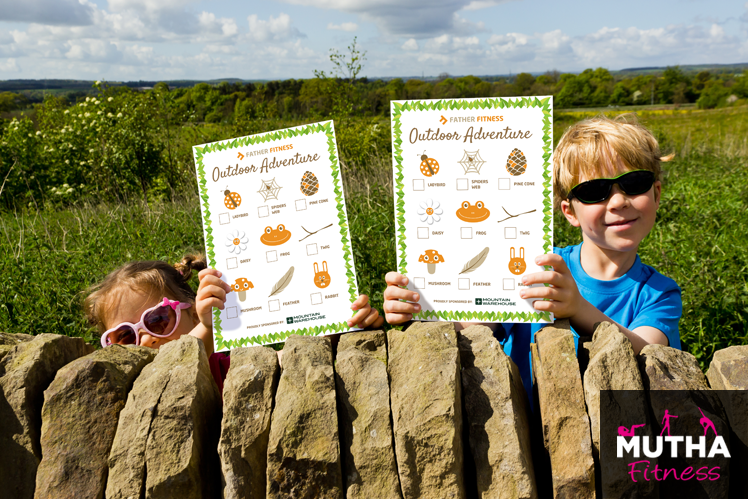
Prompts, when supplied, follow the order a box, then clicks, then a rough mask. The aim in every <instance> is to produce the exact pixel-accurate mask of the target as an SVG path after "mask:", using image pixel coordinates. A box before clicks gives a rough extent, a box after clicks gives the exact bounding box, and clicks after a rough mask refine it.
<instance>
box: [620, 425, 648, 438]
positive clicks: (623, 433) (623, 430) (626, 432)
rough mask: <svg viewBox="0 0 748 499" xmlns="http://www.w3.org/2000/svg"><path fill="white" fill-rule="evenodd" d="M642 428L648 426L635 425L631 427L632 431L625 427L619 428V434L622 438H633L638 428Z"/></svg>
mask: <svg viewBox="0 0 748 499" xmlns="http://www.w3.org/2000/svg"><path fill="white" fill-rule="evenodd" d="M642 426H647V425H646V424H635V425H633V426H631V429H630V430H629V429H628V428H626V427H625V426H619V427H618V434H619V435H620V436H622V437H633V436H634V431H636V429H637V428H641V427H642Z"/></svg>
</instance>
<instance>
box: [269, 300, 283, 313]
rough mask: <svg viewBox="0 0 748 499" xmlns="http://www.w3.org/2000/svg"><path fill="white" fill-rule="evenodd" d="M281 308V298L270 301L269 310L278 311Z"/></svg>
mask: <svg viewBox="0 0 748 499" xmlns="http://www.w3.org/2000/svg"><path fill="white" fill-rule="evenodd" d="M280 309H281V302H280V300H270V301H269V302H268V310H270V311H271V312H277V311H278V310H280Z"/></svg>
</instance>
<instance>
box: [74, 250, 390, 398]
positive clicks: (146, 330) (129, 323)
mask: <svg viewBox="0 0 748 499" xmlns="http://www.w3.org/2000/svg"><path fill="white" fill-rule="evenodd" d="M193 271H198V272H199V274H198V279H199V280H200V285H199V287H198V290H197V294H196V293H195V292H194V291H193V290H192V288H191V287H190V285H189V284H188V281H189V279H190V277H191V276H192V272H193ZM220 277H221V272H219V271H218V270H216V269H209V268H206V264H205V259H204V257H202V256H197V255H188V256H186V257H184V258H183V259H182V261H181V262H179V263H177V264H175V265H173V266H172V265H169V264H168V263H166V262H162V261H136V262H130V263H127V264H125V265H123V266H122V267H120V268H118V269H117V270H115V271H113V272H111V273H110V274H109V275H107V276H106V278H104V280H103V281H102V282H101V283H99V284H97V285H95V286H93V287H92V288H90V289H89V295H88V297H87V298H86V299H85V302H84V309H85V310H86V315H87V316H88V319H89V321H90V322H91V323H92V324H93V325H95V326H97V327H98V328H99V331H100V332H101V333H102V335H101V345H102V346H103V347H106V346H109V345H113V344H121V345H141V346H147V347H151V348H159V347H160V346H161V345H163V344H164V343H167V342H169V341H173V340H176V339H178V338H179V337H180V336H182V335H185V334H189V335H192V336H195V337H196V338H200V339H201V340H202V342H203V345H204V346H205V351H206V353H207V354H208V356H209V358H210V365H211V371H212V372H213V376H214V378H215V379H216V383H217V384H218V387H219V388H223V380H224V379H225V378H226V372H227V370H228V364H229V363H228V360H229V359H228V356H226V355H224V354H214V353H213V307H216V308H219V309H221V310H223V308H224V306H225V303H226V294H227V293H228V292H230V291H231V286H229V284H227V283H226V282H224V281H222V280H221V279H220ZM351 309H353V310H356V311H357V312H356V314H355V315H354V316H353V317H351V318H349V319H347V323H348V326H349V327H354V325H356V326H357V327H361V328H365V327H369V326H372V327H379V326H381V325H382V323H383V322H384V319H383V318H382V317H379V312H377V310H376V309H373V308H371V306H370V305H369V297H368V296H366V295H360V296H359V297H358V299H356V301H354V302H353V304H352V305H351Z"/></svg>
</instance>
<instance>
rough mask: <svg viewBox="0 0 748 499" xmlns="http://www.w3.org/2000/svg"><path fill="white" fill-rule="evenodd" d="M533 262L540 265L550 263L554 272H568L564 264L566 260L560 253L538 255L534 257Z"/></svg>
mask: <svg viewBox="0 0 748 499" xmlns="http://www.w3.org/2000/svg"><path fill="white" fill-rule="evenodd" d="M535 264H536V265H540V266H544V265H550V266H551V267H553V270H555V271H556V272H561V273H562V274H565V273H568V272H569V267H567V266H566V262H565V261H564V259H563V257H562V256H561V255H556V254H555V253H550V254H547V255H540V256H538V257H536V258H535Z"/></svg>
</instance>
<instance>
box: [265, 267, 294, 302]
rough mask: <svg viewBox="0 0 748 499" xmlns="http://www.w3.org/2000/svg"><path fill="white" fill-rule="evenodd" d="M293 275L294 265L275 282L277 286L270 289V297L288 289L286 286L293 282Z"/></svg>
mask: <svg viewBox="0 0 748 499" xmlns="http://www.w3.org/2000/svg"><path fill="white" fill-rule="evenodd" d="M292 277H293V267H291V268H290V269H288V272H286V273H285V275H284V276H283V277H281V278H280V281H278V282H276V283H275V286H273V289H271V290H270V294H269V295H268V297H270V296H273V295H277V294H278V293H280V292H281V291H283V290H284V289H286V286H288V285H289V284H290V283H291V278H292Z"/></svg>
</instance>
